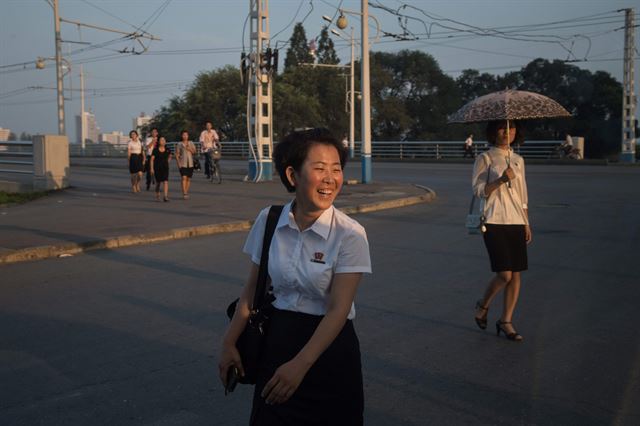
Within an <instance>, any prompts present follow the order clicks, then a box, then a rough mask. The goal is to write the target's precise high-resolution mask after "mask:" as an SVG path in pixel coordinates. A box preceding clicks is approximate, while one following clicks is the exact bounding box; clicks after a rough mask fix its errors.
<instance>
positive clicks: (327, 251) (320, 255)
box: [219, 129, 371, 426]
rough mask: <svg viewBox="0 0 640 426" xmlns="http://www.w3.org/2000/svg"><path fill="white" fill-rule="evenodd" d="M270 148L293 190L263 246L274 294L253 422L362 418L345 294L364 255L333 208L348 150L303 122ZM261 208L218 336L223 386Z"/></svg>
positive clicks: (263, 215)
mask: <svg viewBox="0 0 640 426" xmlns="http://www.w3.org/2000/svg"><path fill="white" fill-rule="evenodd" d="M273 155H274V163H275V165H276V170H277V171H278V173H279V175H280V179H281V180H282V183H283V184H284V186H285V187H286V188H287V190H288V191H289V192H292V193H294V194H295V196H294V199H293V200H292V201H291V202H289V203H288V204H286V205H285V206H284V208H283V210H282V212H281V213H280V216H279V219H278V222H277V225H276V227H275V231H274V234H273V239H272V241H271V245H270V246H269V247H270V248H269V249H268V256H269V258H268V259H269V261H268V269H269V270H268V272H269V276H270V277H271V285H272V286H273V295H274V297H275V300H274V301H273V313H272V314H271V317H270V318H271V322H270V324H269V328H268V333H267V335H266V343H265V344H264V347H263V351H262V354H261V361H260V365H259V368H258V374H257V382H256V386H255V390H254V396H253V407H252V412H251V425H254V426H258V425H276V424H277V425H282V424H287V425H308V424H318V425H350V426H351V425H362V424H363V409H364V396H363V386H362V369H361V360H360V348H359V343H358V338H357V337H356V334H355V331H354V327H353V323H352V320H353V318H354V317H355V308H354V304H353V300H354V297H355V294H356V291H357V289H358V285H359V283H360V281H361V278H362V274H363V273H370V272H371V260H370V256H369V245H368V242H367V236H366V233H365V230H364V228H363V227H362V226H361V225H360V224H359V223H358V222H356V221H355V220H353V219H351V218H350V217H348V216H347V215H345V214H344V213H342V212H341V211H340V210H338V209H336V208H335V207H334V205H333V202H334V200H335V198H336V196H337V195H338V193H339V192H340V189H341V188H342V183H343V179H344V177H343V169H344V165H345V163H346V161H347V156H348V155H347V151H346V150H345V149H344V147H343V145H342V143H341V142H340V141H338V140H337V139H336V138H335V137H333V136H332V135H331V134H330V133H329V131H328V130H326V129H311V130H305V131H299V132H293V133H291V134H289V135H288V136H286V137H285V138H284V139H283V140H282V142H280V143H279V144H278V145H277V146H276V148H275V150H274V154H273ZM268 211H269V208H266V209H264V210H262V211H261V212H260V214H259V215H258V217H257V219H256V221H255V224H254V225H253V227H252V229H251V232H250V233H249V236H248V237H247V241H246V243H245V245H244V249H243V251H244V252H245V253H247V254H248V255H249V256H250V257H251V261H252V264H251V269H250V272H249V278H248V280H247V283H246V284H245V286H244V289H243V291H242V295H241V297H240V300H239V302H238V305H237V308H236V311H235V315H234V316H233V319H232V321H231V323H230V325H229V328H228V330H227V332H226V333H225V336H224V339H223V343H222V350H221V355H220V363H219V372H220V379H221V380H222V382H223V384H224V385H225V387H226V385H227V373H228V370H229V369H230V368H234V367H235V368H237V369H238V370H239V371H240V374H241V375H242V373H243V366H242V363H241V359H240V355H239V353H238V351H237V348H236V341H237V339H238V336H239V335H240V334H241V332H242V331H243V329H244V328H245V326H246V324H247V319H248V317H249V309H250V306H251V303H252V299H253V295H254V292H255V287H256V278H257V275H258V264H259V263H260V259H261V247H262V236H263V234H264V231H265V226H266V221H267V216H268Z"/></svg>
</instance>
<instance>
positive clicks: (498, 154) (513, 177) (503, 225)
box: [472, 120, 531, 341]
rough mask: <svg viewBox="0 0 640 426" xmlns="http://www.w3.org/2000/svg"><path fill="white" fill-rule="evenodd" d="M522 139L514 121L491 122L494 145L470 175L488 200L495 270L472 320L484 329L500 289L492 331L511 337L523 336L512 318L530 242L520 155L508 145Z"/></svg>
mask: <svg viewBox="0 0 640 426" xmlns="http://www.w3.org/2000/svg"><path fill="white" fill-rule="evenodd" d="M523 140H524V134H523V133H522V129H521V127H520V125H519V123H518V122H515V121H506V120H504V121H491V122H489V124H488V125H487V141H488V142H489V144H491V145H492V146H491V148H490V149H489V151H487V152H486V153H483V154H481V155H479V156H478V158H477V159H476V161H475V164H474V167H473V177H472V186H473V192H474V194H475V195H476V196H477V197H483V198H485V199H486V202H485V214H484V215H485V227H486V232H484V233H483V236H484V243H485V246H486V248H487V252H488V253H489V259H490V262H491V270H492V271H493V272H494V273H495V276H494V277H493V278H492V279H491V281H490V282H489V285H488V286H487V288H486V290H485V292H484V296H483V297H482V299H480V300H478V302H477V303H476V312H475V321H476V323H477V324H478V326H479V327H480V328H481V329H485V328H487V314H488V312H489V306H490V305H491V302H492V301H493V299H494V298H495V296H496V295H497V294H498V293H499V292H500V291H502V292H503V293H504V306H503V309H502V314H501V316H500V318H499V319H498V321H497V322H496V334H497V335H498V336H499V335H500V333H504V334H505V336H506V337H507V338H508V339H509V340H513V341H521V340H522V339H523V337H522V335H520V334H519V333H518V332H517V331H516V329H515V328H514V326H513V324H512V319H513V313H514V310H515V308H516V305H517V303H518V297H519V295H520V286H521V282H522V277H521V274H522V272H523V271H526V270H527V268H528V260H527V244H529V243H530V242H531V227H530V225H529V208H528V205H527V203H528V195H527V182H526V179H525V168H524V159H523V158H522V157H521V156H519V155H518V154H516V153H515V152H513V150H512V149H511V144H512V143H513V142H514V141H516V142H517V143H521V142H522V141H523Z"/></svg>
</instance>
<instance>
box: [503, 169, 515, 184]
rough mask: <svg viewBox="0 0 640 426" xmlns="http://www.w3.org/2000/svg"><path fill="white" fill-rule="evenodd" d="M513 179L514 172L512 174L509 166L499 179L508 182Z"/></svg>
mask: <svg viewBox="0 0 640 426" xmlns="http://www.w3.org/2000/svg"><path fill="white" fill-rule="evenodd" d="M515 177H516V172H514V171H513V169H512V168H511V166H509V167H507V170H505V171H504V173H503V174H502V177H501V178H502V179H503V180H506V181H507V182H508V181H510V180H513V179H515Z"/></svg>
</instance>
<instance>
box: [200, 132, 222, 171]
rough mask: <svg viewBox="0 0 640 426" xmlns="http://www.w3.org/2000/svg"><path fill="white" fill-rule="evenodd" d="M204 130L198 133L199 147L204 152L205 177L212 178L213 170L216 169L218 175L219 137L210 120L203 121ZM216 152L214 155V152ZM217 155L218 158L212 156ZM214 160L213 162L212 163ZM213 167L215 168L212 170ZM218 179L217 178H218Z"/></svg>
mask: <svg viewBox="0 0 640 426" xmlns="http://www.w3.org/2000/svg"><path fill="white" fill-rule="evenodd" d="M205 127H206V128H205V130H203V131H202V133H200V144H201V145H200V146H201V147H200V149H201V151H202V153H203V154H204V158H205V161H204V173H205V175H206V176H207V179H212V178H213V175H214V171H218V173H216V174H218V175H219V164H218V162H219V161H220V158H219V152H220V137H219V136H218V133H217V132H216V131H215V129H214V128H213V123H212V122H211V121H207V122H206V123H205ZM216 151H217V152H218V154H216V155H214V154H215V152H216ZM214 156H215V157H218V158H214ZM214 162H215V164H214ZM214 167H215V170H214ZM218 179H219V178H218Z"/></svg>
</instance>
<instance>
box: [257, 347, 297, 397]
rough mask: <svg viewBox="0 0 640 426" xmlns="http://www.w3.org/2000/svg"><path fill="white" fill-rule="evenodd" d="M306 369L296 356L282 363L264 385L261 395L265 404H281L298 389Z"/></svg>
mask: <svg viewBox="0 0 640 426" xmlns="http://www.w3.org/2000/svg"><path fill="white" fill-rule="evenodd" d="M307 371H309V367H307V366H306V365H305V364H304V363H303V362H301V361H299V360H298V359H297V358H294V359H292V360H291V361H289V362H286V363H284V364H282V365H281V366H280V367H279V368H278V369H277V370H276V372H275V373H274V374H273V377H272V378H271V380H269V381H268V382H267V384H266V385H265V386H264V389H263V390H262V394H261V396H262V397H263V398H265V399H266V402H267V404H282V403H283V402H285V401H287V400H288V399H289V398H291V395H293V394H294V392H295V391H296V389H298V386H300V383H302V379H304V376H305V374H307Z"/></svg>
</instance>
